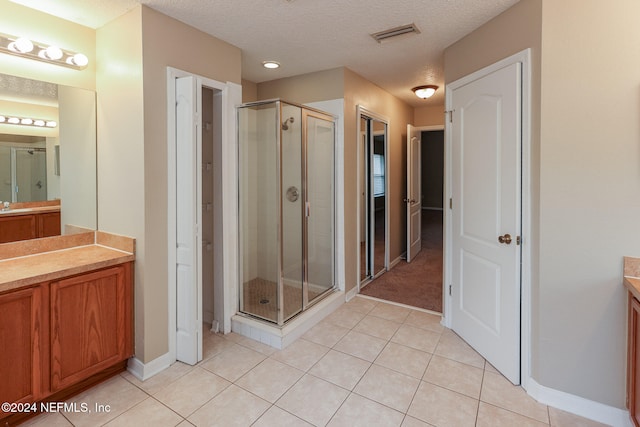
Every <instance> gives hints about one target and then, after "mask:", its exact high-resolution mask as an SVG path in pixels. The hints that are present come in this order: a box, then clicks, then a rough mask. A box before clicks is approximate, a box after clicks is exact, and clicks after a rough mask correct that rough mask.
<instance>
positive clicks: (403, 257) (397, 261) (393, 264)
mask: <svg viewBox="0 0 640 427" xmlns="http://www.w3.org/2000/svg"><path fill="white" fill-rule="evenodd" d="M403 259H407V253H406V252H404V253H403V254H402V255H400V256H399V257H398V258H396V259H394V260H393V261H391V262H390V263H389V270H391V269H392V268H393V267H395V266H396V265H397V264H398V263H399V262H400V261H402V260H403Z"/></svg>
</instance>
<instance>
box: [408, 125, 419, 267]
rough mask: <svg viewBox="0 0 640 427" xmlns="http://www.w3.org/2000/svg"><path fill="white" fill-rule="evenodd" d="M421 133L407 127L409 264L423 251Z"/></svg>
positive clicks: (409, 126)
mask: <svg viewBox="0 0 640 427" xmlns="http://www.w3.org/2000/svg"><path fill="white" fill-rule="evenodd" d="M421 144H422V142H421V140H420V131H419V130H416V128H415V127H413V126H411V125H407V198H406V199H405V202H406V203H407V262H411V260H412V259H413V258H414V257H415V256H416V255H417V254H418V252H420V249H422V189H421V188H420V186H421V178H422V167H421V166H422V156H421V154H420V149H421V146H422V145H421Z"/></svg>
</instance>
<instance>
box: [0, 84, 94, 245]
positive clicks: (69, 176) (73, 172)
mask: <svg viewBox="0 0 640 427" xmlns="http://www.w3.org/2000/svg"><path fill="white" fill-rule="evenodd" d="M0 116H2V117H5V120H4V121H3V120H2V118H1V117H0V201H3V202H5V201H8V202H11V203H28V202H40V201H46V200H59V201H60V211H61V224H62V227H61V229H62V234H67V233H69V232H73V231H74V230H76V229H77V228H76V227H80V228H85V229H87V228H88V229H96V228H97V197H96V184H97V183H96V96H95V92H93V91H90V90H86V89H80V88H75V87H70V86H64V85H58V84H54V83H49V82H45V81H36V80H30V79H24V78H21V77H16V76H10V75H5V74H0ZM9 117H18V118H28V119H44V120H46V121H53V122H56V126H55V127H47V126H33V125H31V126H30V125H21V124H11V123H8V121H9V120H8V118H9ZM68 225H71V226H75V227H68Z"/></svg>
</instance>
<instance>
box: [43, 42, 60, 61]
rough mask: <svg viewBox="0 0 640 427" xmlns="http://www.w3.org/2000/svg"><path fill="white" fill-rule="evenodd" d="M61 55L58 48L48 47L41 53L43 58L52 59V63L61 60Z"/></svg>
mask: <svg viewBox="0 0 640 427" xmlns="http://www.w3.org/2000/svg"><path fill="white" fill-rule="evenodd" d="M62 55H63V53H62V49H60V48H59V47H58V46H49V47H48V48H46V49H45V50H44V51H43V56H44V57H45V58H47V59H53V60H54V61H57V60H58V59H60V58H62Z"/></svg>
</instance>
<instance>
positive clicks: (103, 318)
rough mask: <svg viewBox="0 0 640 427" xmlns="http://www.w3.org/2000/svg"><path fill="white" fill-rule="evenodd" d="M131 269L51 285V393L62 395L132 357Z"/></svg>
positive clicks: (123, 268)
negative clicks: (60, 393) (69, 386)
mask: <svg viewBox="0 0 640 427" xmlns="http://www.w3.org/2000/svg"><path fill="white" fill-rule="evenodd" d="M130 272H131V267H130V264H123V265H120V266H116V267H111V268H107V269H104V270H99V271H96V272H92V273H87V274H82V275H79V276H76V277H72V278H69V279H64V280H60V281H57V282H52V283H51V288H50V292H51V307H50V313H51V388H52V391H54V392H55V391H57V390H60V389H62V388H64V387H66V386H68V385H71V384H74V383H76V382H78V381H81V380H83V379H85V378H87V377H89V376H91V375H93V374H95V373H97V372H99V371H101V370H103V369H105V368H108V367H110V366H112V365H114V364H116V363H117V362H119V361H121V360H124V359H126V358H127V357H129V356H130V355H131V349H132V344H131V336H132V334H131V280H130V279H131V277H130V275H131V273H130Z"/></svg>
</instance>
